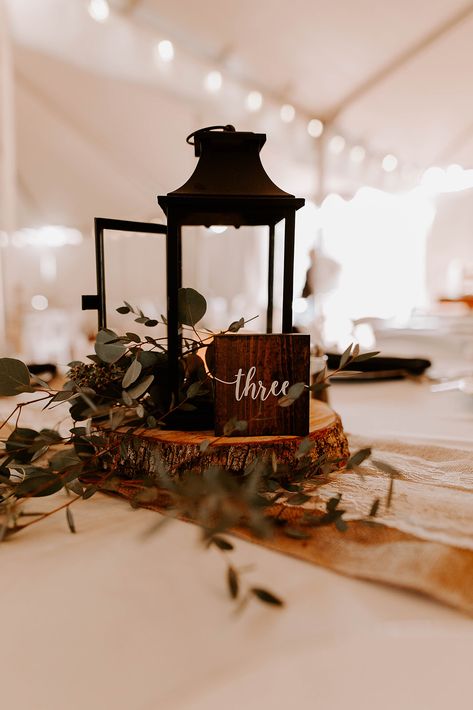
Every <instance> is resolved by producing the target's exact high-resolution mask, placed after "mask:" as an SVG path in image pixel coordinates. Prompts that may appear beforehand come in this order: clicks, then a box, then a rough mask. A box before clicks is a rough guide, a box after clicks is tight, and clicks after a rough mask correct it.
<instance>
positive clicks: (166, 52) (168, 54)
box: [154, 39, 174, 62]
mask: <svg viewBox="0 0 473 710" xmlns="http://www.w3.org/2000/svg"><path fill="white" fill-rule="evenodd" d="M154 56H155V58H156V60H157V61H161V62H172V60H173V59H174V45H173V43H172V42H171V40H169V39H162V40H161V42H158V44H157V45H156V46H155V48H154Z"/></svg>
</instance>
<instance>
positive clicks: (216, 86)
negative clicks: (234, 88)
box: [204, 69, 223, 94]
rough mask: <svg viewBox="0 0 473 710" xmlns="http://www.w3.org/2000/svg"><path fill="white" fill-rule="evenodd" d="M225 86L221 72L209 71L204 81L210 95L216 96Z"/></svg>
mask: <svg viewBox="0 0 473 710" xmlns="http://www.w3.org/2000/svg"><path fill="white" fill-rule="evenodd" d="M222 84H223V77H222V75H221V73H220V72H219V71H217V70H216V69H214V70H213V71H209V73H208V74H207V75H206V77H205V79H204V86H205V88H206V90H207V91H208V92H209V94H216V93H218V92H219V91H220V89H221V88H222Z"/></svg>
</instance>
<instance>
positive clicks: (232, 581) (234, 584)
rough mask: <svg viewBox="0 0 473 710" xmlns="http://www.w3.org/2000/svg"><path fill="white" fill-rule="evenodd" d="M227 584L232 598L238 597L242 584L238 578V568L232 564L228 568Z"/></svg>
mask: <svg viewBox="0 0 473 710" xmlns="http://www.w3.org/2000/svg"><path fill="white" fill-rule="evenodd" d="M227 584H228V591H229V592H230V596H231V598H232V599H236V598H237V597H238V591H239V588H240V585H239V580H238V573H237V571H236V569H235V568H234V567H232V566H231V565H229V566H228V569H227Z"/></svg>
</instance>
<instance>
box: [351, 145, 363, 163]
mask: <svg viewBox="0 0 473 710" xmlns="http://www.w3.org/2000/svg"><path fill="white" fill-rule="evenodd" d="M365 158H366V150H365V149H364V148H363V146H362V145H354V146H353V147H352V148H351V149H350V160H351V161H352V163H362V162H363V161H364V159H365Z"/></svg>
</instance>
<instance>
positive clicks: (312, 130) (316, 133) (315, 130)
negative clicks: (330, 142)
mask: <svg viewBox="0 0 473 710" xmlns="http://www.w3.org/2000/svg"><path fill="white" fill-rule="evenodd" d="M323 132H324V124H323V123H322V121H321V120H320V119H319V118H312V119H311V120H310V121H309V123H308V124H307V133H308V134H309V136H312V138H320V136H321V135H322V133H323Z"/></svg>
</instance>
